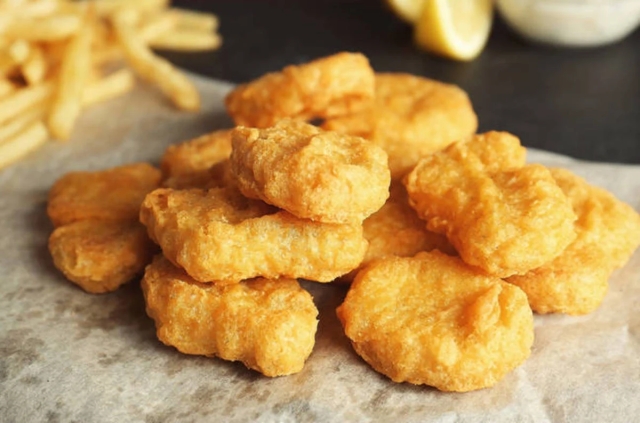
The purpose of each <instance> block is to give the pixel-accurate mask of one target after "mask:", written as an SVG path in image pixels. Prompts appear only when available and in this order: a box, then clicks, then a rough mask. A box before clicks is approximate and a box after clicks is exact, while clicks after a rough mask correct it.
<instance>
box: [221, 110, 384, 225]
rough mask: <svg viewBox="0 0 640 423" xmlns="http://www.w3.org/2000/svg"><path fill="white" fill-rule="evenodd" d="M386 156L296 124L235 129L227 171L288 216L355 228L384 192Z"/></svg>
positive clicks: (346, 137)
mask: <svg viewBox="0 0 640 423" xmlns="http://www.w3.org/2000/svg"><path fill="white" fill-rule="evenodd" d="M386 160H387V158H386V154H385V153H384V151H383V150H382V149H380V148H379V147H376V146H375V145H373V144H371V143H370V142H368V141H366V140H364V139H362V138H359V137H352V136H349V135H344V134H338V133H336V132H325V131H322V130H320V129H318V128H317V127H315V126H313V125H309V124H307V123H304V122H301V121H293V120H288V119H287V120H283V121H280V122H279V123H278V124H276V125H275V126H274V127H272V128H267V129H255V128H245V127H238V128H236V130H235V131H234V132H233V153H232V154H231V166H232V171H233V174H234V176H235V178H236V183H237V185H238V188H239V189H240V191H242V193H243V194H244V195H246V196H247V197H250V198H257V199H261V200H263V201H265V202H267V203H269V204H273V205H275V206H277V207H280V208H282V209H284V210H287V211H288V212H290V213H291V214H293V215H295V216H297V217H300V218H306V219H311V220H315V221H319V222H328V223H360V222H362V221H363V220H364V219H365V218H366V217H367V216H369V215H370V214H371V213H373V212H374V211H376V210H378V209H379V208H380V207H382V205H383V204H384V202H385V200H386V199H387V197H388V195H389V193H388V191H389V182H390V177H389V169H388V168H387V164H386Z"/></svg>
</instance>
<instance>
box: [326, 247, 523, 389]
mask: <svg viewBox="0 0 640 423" xmlns="http://www.w3.org/2000/svg"><path fill="white" fill-rule="evenodd" d="M337 313H338V317H339V318H340V321H341V322H342V325H343V326H344V329H345V333H346V335H347V337H348V338H349V339H350V340H351V343H352V345H353V347H354V349H355V350H356V352H357V353H358V354H359V355H360V356H361V357H362V358H363V359H364V360H365V361H366V362H367V363H369V364H370V365H371V366H372V367H373V368H374V369H375V370H377V371H378V372H380V373H382V374H384V375H386V376H388V377H389V378H391V379H392V380H393V381H394V382H409V383H413V384H417V385H420V384H426V385H430V386H434V387H436V388H438V389H440V390H442V391H459V392H464V391H471V390H475V389H481V388H486V387H489V386H492V385H494V384H496V383H497V382H498V381H499V380H500V379H502V378H503V377H504V376H505V375H506V374H507V373H508V372H510V371H511V370H513V369H514V368H516V367H517V366H519V365H520V364H521V363H523V362H524V360H525V359H526V358H527V357H528V356H529V354H530V348H531V345H532V343H533V315H532V312H531V309H530V308H529V304H528V303H527V297H526V295H525V294H524V292H522V291H521V290H520V289H519V288H517V287H515V286H513V285H511V284H508V283H506V282H504V281H502V280H500V279H498V278H495V277H491V276H485V275H482V274H480V273H478V272H477V270H475V269H473V268H471V267H470V266H468V265H466V264H465V263H464V262H463V261H462V260H460V259H459V258H457V257H450V256H446V255H444V254H442V253H440V252H439V251H433V252H429V253H419V254H417V255H416V256H415V257H412V258H400V257H388V258H386V259H381V260H378V261H376V262H374V263H373V264H371V265H370V266H368V267H367V268H365V269H364V270H362V271H361V272H360V273H359V274H358V276H357V277H356V279H355V281H354V282H353V284H352V285H351V288H350V289H349V292H348V293H347V297H346V299H345V301H344V303H343V304H342V305H341V306H340V307H339V308H338V310H337Z"/></svg>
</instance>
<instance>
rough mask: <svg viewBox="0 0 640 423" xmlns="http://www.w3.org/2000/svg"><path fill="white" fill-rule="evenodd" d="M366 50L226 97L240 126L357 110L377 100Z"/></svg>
mask: <svg viewBox="0 0 640 423" xmlns="http://www.w3.org/2000/svg"><path fill="white" fill-rule="evenodd" d="M373 75H374V74H373V69H371V66H370V65H369V60H368V59H367V58H366V57H365V56H364V55H362V54H360V53H346V52H343V53H338V54H335V55H332V56H328V57H323V58H320V59H317V60H314V61H312V62H309V63H305V64H302V65H298V66H287V67H285V68H284V69H282V71H281V72H274V73H268V74H266V75H264V76H262V77H261V78H259V79H256V80H255V81H252V82H249V83H247V84H244V85H240V86H239V87H237V88H236V89H235V90H233V91H231V92H230V93H229V94H228V95H227V97H226V98H225V105H226V107H227V112H228V113H229V115H230V116H231V117H232V118H233V120H234V121H235V123H236V125H244V126H254V127H258V128H266V127H269V126H273V125H274V124H275V123H277V122H278V121H279V120H281V119H283V118H296V119H301V120H311V119H314V118H330V117H333V116H340V115H344V114H349V113H355V112H358V111H360V110H361V109H363V108H364V107H366V106H367V104H368V103H369V102H371V100H373V91H374V76H373Z"/></svg>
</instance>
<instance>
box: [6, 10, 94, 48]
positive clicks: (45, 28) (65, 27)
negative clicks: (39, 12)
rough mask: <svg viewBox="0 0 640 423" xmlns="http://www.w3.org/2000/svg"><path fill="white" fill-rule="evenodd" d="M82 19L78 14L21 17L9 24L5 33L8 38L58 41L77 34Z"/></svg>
mask: <svg viewBox="0 0 640 423" xmlns="http://www.w3.org/2000/svg"><path fill="white" fill-rule="evenodd" d="M81 21H82V20H81V18H80V16H78V15H77V14H66V15H52V16H47V17H44V18H38V19H25V18H23V17H20V18H18V19H15V20H12V21H10V22H9V23H8V24H7V26H6V28H5V30H4V34H5V36H6V37H8V38H12V39H18V38H19V39H23V40H27V41H58V40H63V39H65V38H68V37H70V36H71V35H73V34H75V33H76V32H77V31H78V29H79V28H80V25H81V23H82V22H81Z"/></svg>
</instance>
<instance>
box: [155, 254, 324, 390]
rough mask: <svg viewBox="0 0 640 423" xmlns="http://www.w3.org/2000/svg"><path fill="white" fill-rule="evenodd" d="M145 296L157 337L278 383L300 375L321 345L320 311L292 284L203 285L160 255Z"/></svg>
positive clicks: (259, 281)
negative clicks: (317, 337) (317, 338)
mask: <svg viewBox="0 0 640 423" xmlns="http://www.w3.org/2000/svg"><path fill="white" fill-rule="evenodd" d="M142 292H143V293H144V298H145V302H146V308H147V314H148V315H149V316H150V317H151V318H152V319H153V320H154V321H155V323H156V329H157V336H158V339H160V341H162V342H163V343H164V344H166V345H170V346H173V347H175V348H177V349H178V350H179V351H180V352H182V353H185V354H197V355H207V356H217V357H220V358H222V359H224V360H230V361H242V362H243V363H244V364H245V365H246V366H247V367H248V368H250V369H254V370H257V371H259V372H260V373H262V374H264V375H265V376H272V377H273V376H283V375H288V374H292V373H297V372H299V371H300V370H302V367H303V366H304V362H305V360H306V359H307V357H309V355H310V354H311V350H312V349H313V345H314V344H315V333H316V328H317V324H318V321H317V319H316V317H317V315H318V310H317V309H316V307H315V305H314V303H313V299H312V298H311V295H309V293H308V292H307V291H305V290H304V289H302V288H301V287H300V285H298V282H297V281H296V280H294V279H279V280H268V279H262V278H259V279H254V280H251V281H244V282H239V283H235V284H222V285H220V284H217V283H208V284H202V283H198V282H196V281H195V280H193V279H192V278H191V277H189V276H188V275H187V274H186V273H185V272H184V271H183V270H182V269H179V268H177V267H175V266H174V265H172V264H171V263H170V262H169V261H168V260H167V259H165V258H164V257H162V256H161V255H160V256H157V257H156V258H155V259H154V261H153V263H152V264H150V265H149V266H147V269H146V271H145V275H144V278H143V279H142Z"/></svg>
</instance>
